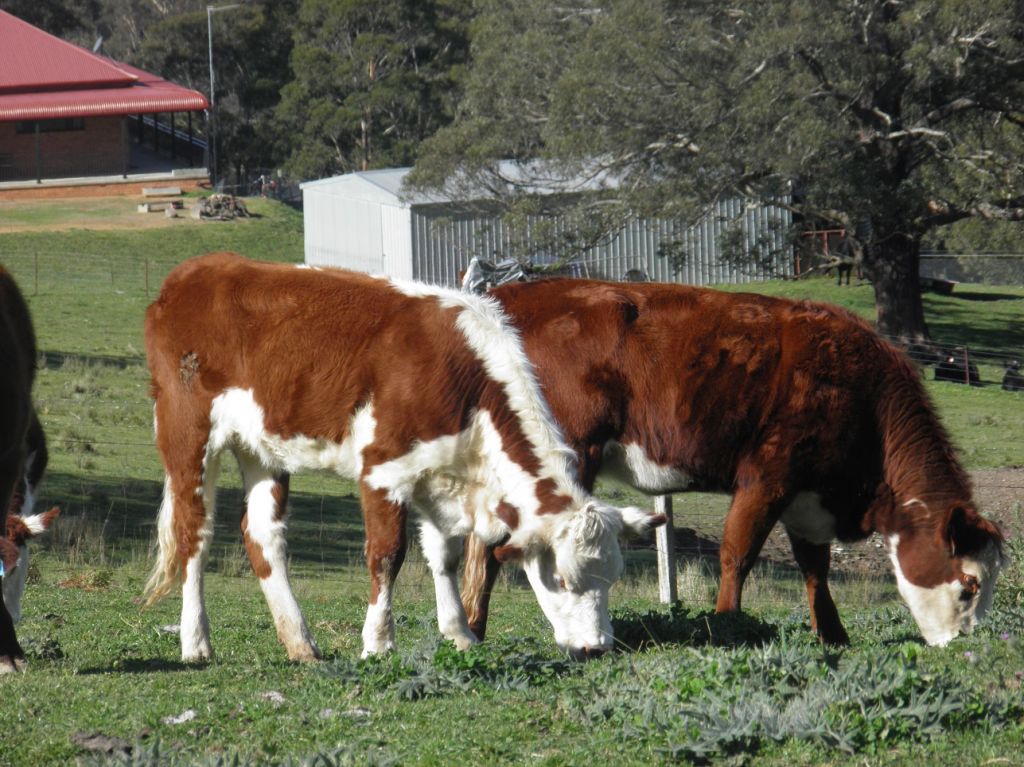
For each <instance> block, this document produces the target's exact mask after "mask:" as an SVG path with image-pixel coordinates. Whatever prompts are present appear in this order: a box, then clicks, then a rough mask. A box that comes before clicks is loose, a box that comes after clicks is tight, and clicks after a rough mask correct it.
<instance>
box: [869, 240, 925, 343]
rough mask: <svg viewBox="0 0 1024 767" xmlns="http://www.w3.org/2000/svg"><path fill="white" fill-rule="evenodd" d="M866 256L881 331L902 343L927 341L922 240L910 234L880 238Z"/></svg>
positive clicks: (879, 330) (878, 325)
mask: <svg viewBox="0 0 1024 767" xmlns="http://www.w3.org/2000/svg"><path fill="white" fill-rule="evenodd" d="M866 256H867V257H866V259H865V262H866V263H867V264H868V266H869V268H870V272H871V279H872V281H873V283H874V287H875V308H876V310H877V312H878V322H877V327H878V332H879V333H881V334H882V335H883V336H885V337H887V338H889V339H891V340H897V341H900V342H903V343H914V342H921V341H927V340H928V326H927V324H926V323H925V321H924V306H923V304H922V303H921V280H920V276H919V269H920V262H921V242H920V240H919V239H917V238H914V237H909V236H907V235H896V236H891V237H882V238H878V239H877V240H876V241H875V243H874V244H873V245H872V247H871V248H870V255H867V254H866Z"/></svg>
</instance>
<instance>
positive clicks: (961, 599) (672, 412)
mask: <svg viewBox="0 0 1024 767" xmlns="http://www.w3.org/2000/svg"><path fill="white" fill-rule="evenodd" d="M491 295H492V296H494V297H495V298H497V299H498V300H499V301H500V302H501V304H502V306H503V307H504V309H505V312H506V314H507V315H508V316H509V318H510V320H511V322H512V323H513V324H514V325H516V326H517V327H518V328H519V330H520V332H521V333H522V337H523V343H524V346H525V348H526V352H527V355H528V356H529V357H530V359H531V360H532V362H533V363H534V366H535V369H536V371H537V375H538V378H539V379H540V382H541V386H542V387H543V390H544V393H545V396H546V397H547V400H548V403H549V405H550V407H551V409H552V412H553V414H554V416H555V418H556V420H557V421H558V422H559V423H560V424H561V426H562V429H563V433H564V434H565V436H566V438H567V440H568V442H569V444H570V445H571V446H572V447H573V448H574V449H575V450H576V453H577V455H578V456H579V459H580V470H581V479H582V482H583V484H584V486H585V487H588V488H589V487H592V486H593V484H594V481H595V478H596V477H597V476H598V475H599V474H600V475H602V476H608V477H612V478H617V479H619V480H622V481H624V482H625V483H627V484H629V485H631V486H632V487H635V488H637V489H639V490H642V491H645V492H648V493H670V492H680V491H684V490H688V489H694V490H717V491H722V492H727V493H731V494H732V505H731V507H730V509H729V513H728V515H727V516H726V519H725V526H724V531H723V534H722V542H721V548H720V560H721V571H722V574H721V587H720V591H719V595H718V604H717V609H718V611H719V612H731V611H735V610H738V609H739V608H740V593H741V590H742V587H743V582H744V579H745V578H746V576H747V574H748V573H749V571H750V568H751V567H752V566H753V564H754V561H755V559H756V557H757V555H758V553H759V551H760V549H761V546H762V545H763V543H764V541H765V538H766V537H767V536H768V533H769V531H770V530H771V529H772V527H773V526H774V525H775V523H776V522H780V521H781V522H782V524H783V526H784V527H785V529H786V532H787V533H788V535H789V538H790V542H791V545H792V549H793V554H794V557H795V558H796V561H797V564H798V565H799V567H800V570H801V571H802V573H803V576H804V580H805V582H806V587H807V596H808V600H809V602H810V607H811V624H812V626H813V627H814V629H815V630H816V631H817V633H818V635H819V636H820V637H821V639H822V640H823V641H825V642H826V643H829V644H845V643H847V642H848V641H849V639H848V637H847V634H846V631H845V630H844V628H843V626H842V623H841V621H840V619H839V614H838V612H837V610H836V607H835V604H834V602H833V601H832V597H831V595H830V593H829V589H828V570H829V544H830V542H831V541H832V540H833V539H837V538H838V539H839V540H843V541H852V540H858V539H863V538H865V537H866V536H868V535H869V534H870V533H872V532H878V533H881V534H882V536H883V537H884V538H885V541H886V544H887V545H888V547H889V551H890V555H891V559H892V564H893V567H894V569H895V573H896V579H897V583H898V585H899V590H900V593H901V594H902V595H903V597H904V599H905V600H906V602H907V603H908V605H909V607H910V609H911V612H912V613H913V615H914V618H915V619H916V621H917V624H918V626H919V627H920V629H921V632H922V634H923V635H924V637H925V639H926V640H927V641H928V642H929V643H930V644H945V643H946V642H948V641H949V640H950V639H952V638H953V637H955V636H956V635H957V634H958V633H959V632H960V631H966V630H970V629H971V628H972V627H973V626H974V624H975V623H976V621H977V619H979V618H980V617H981V616H982V615H983V614H984V612H985V611H986V609H987V608H988V607H989V605H990V603H991V598H992V588H993V583H994V581H995V577H996V573H997V570H998V567H999V564H1000V561H1001V540H1002V538H1001V534H1000V532H999V530H998V528H996V527H995V526H994V525H993V524H992V523H990V522H988V521H987V520H985V519H983V518H982V517H981V516H979V514H978V512H977V510H976V508H975V505H974V503H973V501H972V499H971V488H970V485H969V481H968V478H967V475H966V474H965V473H964V471H963V470H962V469H961V467H960V465H959V463H958V462H957V459H956V457H955V455H954V453H953V450H952V448H951V447H950V443H949V440H948V439H947V437H946V434H945V432H944V431H943V428H942V426H941V425H940V423H939V421H938V419H937V418H936V416H935V414H934V412H933V410H932V407H931V405H930V404H929V401H928V398H927V395H926V393H925V392H924V389H923V387H922V385H921V382H920V377H919V376H918V374H917V372H916V371H915V370H914V368H913V367H912V366H911V365H910V364H909V363H908V362H907V360H906V359H905V358H904V357H903V355H902V354H900V353H899V351H897V350H896V349H895V348H894V347H893V346H891V345H890V344H888V343H886V342H885V341H884V340H882V339H881V338H880V337H879V336H878V335H877V334H876V333H875V332H874V331H872V330H871V329H870V328H869V327H868V326H867V325H866V324H865V323H864V322H862V321H861V320H859V319H857V318H856V317H854V316H853V315H851V314H849V313H847V312H845V311H843V310H841V309H838V308H834V307H829V306H823V305H819V304H814V303H810V302H795V301H787V300H783V299H777V298H768V297H764V296H758V295H746V294H729V293H721V292H716V291H712V290H705V289H699V288H693V287H684V286H678V285H664V284H662V285H659V284H647V285H645V284H622V283H618V284H613V283H601V282H589V281H566V280H550V281H545V282H534V283H524V284H516V285H503V286H501V287H498V288H495V289H494V290H493V291H492V292H491ZM496 572H497V564H496V562H494V560H493V559H488V558H487V557H486V551H485V550H484V549H483V548H482V547H481V546H480V545H479V543H476V544H474V543H473V542H472V540H471V541H470V543H469V545H468V546H467V563H466V575H465V579H464V591H463V599H464V603H465V605H466V608H467V613H468V615H469V617H470V627H471V628H472V629H473V631H474V632H475V633H476V634H477V636H481V637H482V636H483V634H484V631H485V628H486V620H487V606H488V599H489V592H490V586H491V584H492V583H493V579H494V576H495V574H496Z"/></svg>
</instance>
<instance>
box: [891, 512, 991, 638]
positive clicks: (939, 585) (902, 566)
mask: <svg viewBox="0 0 1024 767" xmlns="http://www.w3.org/2000/svg"><path fill="white" fill-rule="evenodd" d="M910 504H920V505H921V506H922V507H924V510H925V511H927V506H926V505H925V504H924V503H923V502H921V501H919V500H917V499H914V500H912V501H908V502H907V504H904V505H905V506H907V505H910ZM888 542H889V557H890V559H891V560H892V563H893V570H894V571H895V573H896V583H897V586H898V587H899V592H900V596H902V597H903V599H904V601H905V602H906V603H907V606H908V607H909V608H910V612H911V614H912V615H913V616H914V620H915V621H916V622H917V625H918V628H920V629H921V634H922V636H923V637H924V640H925V641H926V642H927V643H928V644H929V645H933V646H938V647H944V646H945V645H947V644H949V642H950V641H951V640H953V639H954V638H955V637H957V636H958V635H959V634H961V633H970V632H971V631H973V629H974V627H975V626H976V625H977V624H978V622H979V621H980V620H981V619H982V618H983V617H984V616H985V614H986V613H987V612H988V610H989V608H990V607H991V606H992V597H993V593H994V590H995V582H996V578H997V576H998V575H999V570H1000V568H1001V566H1002V560H1003V553H1002V534H1001V533H1000V532H999V529H998V528H997V527H996V526H995V525H993V524H992V523H991V522H989V521H988V520H986V519H984V518H983V517H981V516H980V515H979V514H978V513H977V512H976V511H975V510H974V509H973V508H970V507H968V506H964V505H955V506H953V507H952V508H951V509H950V510H949V512H948V513H947V514H946V516H945V521H944V523H943V524H941V525H939V526H938V528H937V529H936V528H934V527H933V526H932V527H923V528H911V529H909V530H907V531H904V532H902V533H892V534H890V535H889V539H888Z"/></svg>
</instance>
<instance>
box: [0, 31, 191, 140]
mask: <svg viewBox="0 0 1024 767" xmlns="http://www.w3.org/2000/svg"><path fill="white" fill-rule="evenodd" d="M0 40H3V45H0V121H11V120H47V119H53V118H66V117H96V116H99V115H126V114H140V113H152V112H192V111H196V110H200V109H205V108H206V107H207V106H208V102H207V100H206V97H205V96H204V95H203V94H202V93H200V92H199V91H194V90H190V89H188V88H182V87H181V86H180V85H175V84H174V83H170V82H168V81H166V80H162V79H161V78H159V77H157V76H156V75H151V74H149V73H147V72H143V71H142V70H141V69H136V68H135V67H131V66H128V65H127V64H121V63H119V62H116V61H113V60H112V59H107V58H104V57H102V56H98V55H96V54H94V53H90V52H89V51H87V50H85V49H84V48H79V47H78V46H77V45H72V44H71V43H68V42H66V41H64V40H61V39H60V38H58V37H54V36H53V35H50V34H47V33H46V32H44V31H42V30H41V29H38V28H36V27H33V26H32V25H31V24H27V23H26V22H24V21H22V20H21V19H19V18H17V17H15V16H12V15H11V14H9V13H7V12H5V11H0Z"/></svg>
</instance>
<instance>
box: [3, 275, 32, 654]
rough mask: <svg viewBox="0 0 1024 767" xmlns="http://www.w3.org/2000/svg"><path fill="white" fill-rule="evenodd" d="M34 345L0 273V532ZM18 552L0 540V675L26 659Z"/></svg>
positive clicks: (21, 459)
mask: <svg viewBox="0 0 1024 767" xmlns="http://www.w3.org/2000/svg"><path fill="white" fill-rule="evenodd" d="M35 366H36V342H35V334H34V333H33V330H32V320H31V318H30V316H29V312H28V306H27V305H26V304H25V299H24V298H23V297H22V295H21V292H20V291H19V290H18V286H17V284H15V282H14V278H13V277H12V276H11V275H10V273H9V272H7V271H6V270H4V269H3V268H2V267H0V403H2V404H0V530H3V531H6V530H7V514H8V508H9V505H10V502H11V498H12V496H13V494H14V490H15V487H16V485H17V484H18V481H19V479H20V478H21V477H22V473H23V471H24V465H25V436H26V434H27V433H28V428H29V423H30V421H31V419H32V413H33V410H32V382H33V380H34V378H35ZM20 553H21V552H20V550H19V548H18V547H17V546H16V545H15V544H14V543H13V542H12V541H10V540H8V538H7V536H6V535H3V536H0V578H2V579H3V582H4V583H3V588H2V589H0V674H4V673H10V672H12V671H19V670H21V669H22V668H24V666H25V653H24V652H23V651H22V649H21V645H19V644H18V638H17V636H16V635H15V633H14V621H13V620H12V617H11V614H10V612H9V610H8V608H7V605H6V592H7V591H8V588H7V586H8V580H9V578H11V577H13V575H14V571H15V570H16V568H17V565H18V557H19V555H20Z"/></svg>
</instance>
